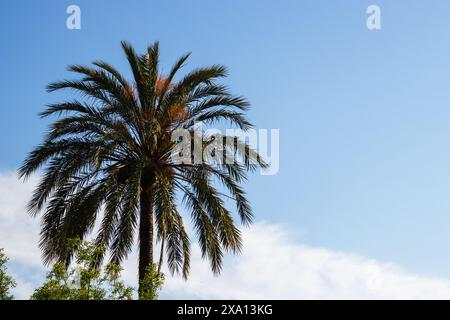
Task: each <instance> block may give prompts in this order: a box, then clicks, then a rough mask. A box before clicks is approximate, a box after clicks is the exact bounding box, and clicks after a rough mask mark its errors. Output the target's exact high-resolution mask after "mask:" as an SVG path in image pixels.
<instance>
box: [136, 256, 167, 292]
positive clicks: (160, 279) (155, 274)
mask: <svg viewBox="0 0 450 320" xmlns="http://www.w3.org/2000/svg"><path fill="white" fill-rule="evenodd" d="M163 284H164V274H162V273H161V272H159V271H158V270H157V268H156V265H155V264H151V265H150V266H148V268H147V273H146V274H145V277H144V279H143V280H141V283H140V284H139V299H140V300H157V299H158V291H159V290H161V288H162V286H163Z"/></svg>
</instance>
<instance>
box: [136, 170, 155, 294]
mask: <svg viewBox="0 0 450 320" xmlns="http://www.w3.org/2000/svg"><path fill="white" fill-rule="evenodd" d="M154 181H155V178H154V176H152V175H149V174H147V175H145V176H144V178H143V179H142V184H141V186H142V191H141V199H140V210H141V212H140V219H139V292H141V290H140V289H141V284H140V283H141V281H142V280H143V279H144V277H145V274H146V271H147V268H148V266H150V265H151V264H152V263H153V229H154V227H153V184H154Z"/></svg>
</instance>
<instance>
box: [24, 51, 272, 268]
mask: <svg viewBox="0 0 450 320" xmlns="http://www.w3.org/2000/svg"><path fill="white" fill-rule="evenodd" d="M122 48H123V50H124V52H125V55H126V58H127V60H128V62H129V65H130V67H131V73H132V78H133V80H132V81H129V80H127V79H126V78H125V77H124V76H123V75H122V74H121V73H119V71H117V70H116V69H115V68H114V67H113V66H111V65H110V64H108V63H106V62H103V61H95V62H93V66H91V67H86V66H80V65H72V66H70V67H69V68H68V69H69V71H71V72H75V73H76V74H78V75H81V77H78V78H76V79H75V80H64V81H59V82H55V83H51V84H49V85H48V91H49V92H52V91H56V90H61V89H70V90H72V91H75V92H76V93H78V94H79V95H78V97H79V100H76V99H75V100H68V101H65V102H61V103H56V104H52V105H49V106H48V107H47V109H46V110H45V111H44V112H42V113H41V114H40V115H41V116H42V117H49V116H56V118H55V120H54V122H52V123H51V125H50V127H49V130H48V133H47V136H46V137H45V139H44V141H43V143H42V144H40V145H39V146H37V147H36V148H35V149H34V150H33V151H32V152H31V153H30V154H29V156H28V157H27V159H26V160H25V161H24V163H23V165H22V167H21V168H20V169H19V175H20V176H21V177H22V178H26V177H28V176H30V175H31V174H33V173H34V172H36V171H38V170H41V169H42V171H43V172H42V178H41V181H40V183H39V184H38V185H37V187H36V189H35V192H34V194H33V196H32V199H31V200H30V202H29V210H30V213H31V214H33V215H37V214H41V216H42V217H41V219H42V229H41V241H40V246H41V248H42V250H43V257H44V260H45V262H46V263H50V262H53V261H64V262H66V263H70V260H71V258H72V257H73V255H74V252H73V251H71V250H70V249H68V248H67V245H66V244H67V240H68V239H71V238H80V239H83V238H85V237H86V236H87V235H88V234H89V233H91V232H92V231H93V229H94V225H95V224H96V222H97V221H98V222H99V230H98V234H97V235H96V242H97V244H99V245H103V246H105V247H107V248H108V249H109V253H110V260H111V261H113V262H115V263H120V262H122V261H123V259H125V258H126V257H127V254H128V253H129V252H130V250H131V249H132V247H133V243H134V242H135V233H136V231H137V229H138V226H139V224H141V225H142V224H143V220H142V219H143V218H142V217H143V216H142V215H141V214H142V212H143V210H144V209H145V210H150V211H149V212H151V216H152V217H150V218H151V219H152V220H149V223H150V224H152V225H153V223H154V225H155V229H156V232H155V238H156V239H157V240H158V241H161V242H162V243H163V246H165V249H164V250H165V252H166V253H167V255H166V257H167V263H168V266H169V269H170V270H171V272H181V273H182V274H183V276H184V277H187V276H188V272H189V257H190V240H189V236H188V232H187V231H186V228H185V225H184V223H183V217H182V215H181V214H180V210H179V207H178V204H179V203H181V204H183V205H184V206H185V207H186V208H187V209H188V210H187V212H188V213H190V215H191V220H192V225H193V227H194V229H195V231H196V234H197V236H198V240H199V244H200V248H201V251H202V254H203V257H204V258H207V259H209V260H210V262H211V267H212V270H213V271H214V272H215V273H219V272H220V270H221V266H222V259H223V254H224V252H225V251H228V252H233V253H236V252H239V251H240V250H241V246H242V242H241V236H240V232H239V229H238V228H237V226H236V224H235V222H234V219H233V217H232V214H231V211H230V209H227V208H226V203H225V202H226V199H232V200H233V201H234V202H235V205H236V212H237V214H238V217H239V218H240V221H241V222H242V223H243V224H249V223H251V221H252V217H253V216H252V211H251V207H250V204H249V202H248V200H247V198H246V195H245V192H244V190H243V189H242V187H241V184H242V182H244V181H245V180H246V179H247V176H246V175H247V172H248V171H252V170H255V169H256V168H258V167H260V166H265V163H264V162H263V160H262V159H261V158H260V156H259V155H258V154H257V152H256V151H255V150H253V149H252V148H251V147H250V146H249V145H248V143H247V142H245V141H241V139H239V138H238V137H227V136H226V135H223V136H219V139H220V140H222V142H223V143H222V149H223V150H221V151H224V152H225V153H227V154H232V155H233V157H235V158H236V159H237V158H239V159H240V161H234V162H233V163H229V162H228V161H226V162H225V161H220V159H219V160H217V159H216V160H215V162H214V161H213V162H211V161H209V162H207V161H201V162H200V163H179V162H176V161H174V160H173V157H172V156H171V155H173V153H174V152H175V153H176V152H178V150H177V148H179V146H180V144H179V141H174V139H173V138H172V136H173V132H174V130H176V129H180V128H182V129H186V130H187V131H188V132H189V134H190V135H191V136H192V138H193V140H194V141H199V140H200V141H201V142H202V146H201V151H204V150H205V148H207V147H208V145H209V144H211V143H213V140H216V141H217V136H216V137H215V138H214V139H213V138H211V137H208V136H207V135H205V134H204V132H200V133H199V132H198V131H197V130H196V125H195V124H196V123H197V122H202V123H204V124H208V125H211V124H214V123H217V122H220V121H228V122H229V123H231V124H232V126H233V127H237V128H240V129H242V130H248V129H249V128H251V124H250V122H249V121H248V120H247V119H246V117H245V111H247V110H248V107H249V103H248V102H247V101H246V99H244V98H242V97H240V96H234V95H232V94H231V93H229V90H228V89H227V88H226V87H225V86H223V85H220V84H218V83H217V81H218V80H219V79H220V78H222V77H225V76H226V74H227V71H226V68H225V67H223V66H220V65H214V66H211V67H207V68H199V69H195V70H193V71H191V72H189V73H187V74H185V75H184V76H183V77H181V78H180V79H178V80H176V76H177V72H178V71H179V70H180V69H181V68H182V67H183V66H184V64H185V62H186V60H187V59H188V57H189V54H187V55H184V56H182V57H181V58H180V59H179V60H178V61H177V62H176V63H175V65H174V66H173V68H172V69H171V70H170V72H169V73H168V74H166V75H162V74H161V73H160V70H159V47H158V43H155V44H153V45H151V46H149V47H148V49H147V52H145V54H142V55H139V54H137V53H136V52H135V51H134V49H133V48H132V47H131V46H130V45H129V44H128V43H126V42H123V43H122ZM217 151H218V150H217V148H216V150H215V152H217ZM217 185H222V187H220V189H219V186H217ZM222 190H225V191H224V192H222ZM147 191H149V192H147ZM179 197H181V198H182V201H178V200H177V198H179ZM143 200H145V201H143ZM146 203H147V204H146ZM143 206H147V207H148V208H143ZM153 219H154V220H153ZM152 225H144V229H145V228H150V227H152ZM144 232H145V230H144ZM149 237H151V238H153V233H151V234H150V235H149ZM139 241H140V245H141V246H142V245H143V243H142V242H143V240H142V238H141V239H140V240H139ZM150 241H152V240H151V239H150ZM103 258H104V257H103V256H99V257H98V261H97V263H98V264H99V263H101V261H102V260H103ZM151 260H153V257H151ZM151 262H152V261H151Z"/></svg>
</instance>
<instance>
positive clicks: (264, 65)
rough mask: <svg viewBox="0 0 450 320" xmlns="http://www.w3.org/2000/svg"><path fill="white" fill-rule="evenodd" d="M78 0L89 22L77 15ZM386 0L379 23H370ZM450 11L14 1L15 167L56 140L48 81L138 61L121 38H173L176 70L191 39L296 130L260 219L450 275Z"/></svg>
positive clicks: (166, 56)
mask: <svg viewBox="0 0 450 320" xmlns="http://www.w3.org/2000/svg"><path fill="white" fill-rule="evenodd" d="M70 4H77V5H79V6H80V7H81V12H82V29H81V30H68V29H67V28H66V27H65V24H66V18H67V14H66V8H67V6H68V5H70ZM371 4H377V5H379V6H380V8H381V14H382V29H381V30H379V31H369V30H368V29H367V28H366V18H367V14H366V8H367V7H368V6H369V5H371ZM449 17H450V3H449V2H448V1H445V0H441V1H437V0H432V1H416V2H411V1H406V0H404V1H381V0H371V1H364V0H360V1H350V0H347V1H331V0H328V1H325V0H311V1H298V0H295V1H294V0H292V1H286V0H284V1H268V0H262V1H261V0H258V1H256V0H255V1H237V0H232V1H222V2H219V1H206V0H195V1H181V0H179V1H174V0H169V1H164V2H162V1H143V0H142V1H140V0H133V1H126V2H125V1H106V0H96V1H83V0H78V1H75V0H73V1H57V2H56V1H53V0H46V1H24V0H5V1H3V2H2V10H0V36H1V38H2V39H3V44H2V50H0V65H1V71H2V72H1V73H0V83H1V87H2V89H1V92H2V108H1V117H0V136H1V137H2V139H0V150H3V152H2V155H1V156H0V170H1V171H3V172H10V171H13V170H15V169H16V168H17V167H18V165H19V164H20V162H21V161H22V160H23V159H24V157H25V156H26V153H27V152H28V151H30V149H31V148H32V147H33V146H34V145H36V144H37V143H39V142H40V140H41V138H42V135H43V133H44V130H45V126H46V122H45V121H43V120H40V119H38V117H37V113H38V112H39V111H41V110H42V109H43V107H44V105H45V104H46V103H50V102H55V101H57V100H58V98H62V95H61V94H47V93H46V92H45V85H46V84H47V83H49V82H51V81H54V80H59V79H62V78H65V77H68V76H69V74H68V73H67V72H66V71H65V67H66V66H67V65H68V64H71V63H81V64H83V63H89V62H91V61H93V60H96V59H103V60H106V61H108V62H111V63H112V64H114V65H116V66H118V67H119V68H120V69H121V70H123V71H124V72H128V70H127V69H126V63H125V60H124V58H123V55H122V52H121V50H120V41H121V40H128V41H130V42H131V43H133V44H134V46H135V47H136V48H138V49H140V50H142V49H144V48H145V46H146V45H147V44H148V43H150V42H153V41H155V40H159V41H160V45H161V50H162V63H163V66H164V68H165V70H167V69H168V68H169V67H170V65H171V64H172V63H173V62H174V60H175V59H176V58H177V57H178V56H180V55H181V54H183V53H185V52H189V51H190V52H192V53H193V54H192V57H191V59H190V62H189V64H188V67H187V69H188V68H194V67H197V66H204V65H209V64H214V63H222V64H225V65H227V66H228V67H229V70H230V77H229V78H228V79H227V80H226V82H227V84H228V85H229V86H230V87H231V88H232V90H233V91H234V92H236V93H238V94H242V95H245V96H246V97H247V98H248V99H249V100H250V101H251V103H252V106H253V107H252V110H251V112H250V117H251V119H252V120H253V122H254V123H255V124H256V126H257V127H258V128H269V129H270V128H278V129H280V148H281V154H280V171H279V173H278V174H277V175H275V176H269V177H267V176H259V175H254V176H252V179H251V181H250V182H249V183H248V184H247V190H248V193H249V196H250V199H251V201H252V203H253V207H254V212H255V214H256V216H257V218H258V220H259V221H266V222H268V223H274V224H285V225H288V226H289V228H290V229H294V230H296V233H295V234H296V236H295V237H296V239H295V241H297V242H298V243H302V244H305V245H310V246H315V247H322V248H327V249H329V250H339V251H345V252H351V253H354V254H357V255H361V256H365V257H370V258H373V259H377V260H380V261H389V262H392V263H395V264H398V265H400V266H402V267H404V268H407V269H408V270H410V271H411V272H417V273H420V274H425V275H430V276H439V277H447V278H450V19H449ZM0 201H1V199H0ZM24 201H25V199H24ZM0 245H1V244H0Z"/></svg>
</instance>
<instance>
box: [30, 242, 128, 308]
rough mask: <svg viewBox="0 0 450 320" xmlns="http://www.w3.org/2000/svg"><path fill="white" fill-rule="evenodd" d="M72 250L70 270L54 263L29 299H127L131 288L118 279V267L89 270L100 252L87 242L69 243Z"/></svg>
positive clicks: (98, 248)
mask: <svg viewBox="0 0 450 320" xmlns="http://www.w3.org/2000/svg"><path fill="white" fill-rule="evenodd" d="M70 247H72V248H71V250H75V251H76V258H75V260H76V265H75V266H74V267H72V268H68V267H66V265H65V264H63V263H56V264H55V265H54V266H53V268H52V270H51V271H50V272H48V274H47V279H46V281H45V283H44V284H43V285H42V286H41V287H40V288H38V289H36V290H35V292H34V294H33V295H32V297H31V299H32V300H131V299H132V298H133V288H132V287H129V286H126V285H125V284H124V283H123V282H122V281H121V280H120V273H121V271H122V269H121V267H120V266H118V265H117V264H114V263H109V264H108V265H106V266H105V267H104V268H103V269H102V268H93V262H94V261H95V259H96V256H97V255H98V254H101V253H103V251H104V249H103V248H102V247H99V246H97V245H95V244H94V243H91V242H86V241H81V240H71V241H70Z"/></svg>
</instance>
